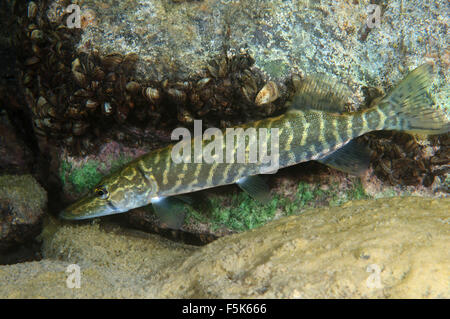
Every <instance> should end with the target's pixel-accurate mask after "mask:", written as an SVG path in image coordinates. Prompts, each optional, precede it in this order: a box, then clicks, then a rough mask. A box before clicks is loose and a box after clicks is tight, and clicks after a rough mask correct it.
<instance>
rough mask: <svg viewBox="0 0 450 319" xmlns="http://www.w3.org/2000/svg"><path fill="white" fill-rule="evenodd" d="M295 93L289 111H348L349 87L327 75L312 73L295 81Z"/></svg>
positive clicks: (289, 103)
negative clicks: (346, 105)
mask: <svg viewBox="0 0 450 319" xmlns="http://www.w3.org/2000/svg"><path fill="white" fill-rule="evenodd" d="M294 89H295V94H294V96H293V97H292V99H291V100H290V101H289V102H288V103H287V105H288V107H289V108H288V112H289V111H294V110H312V109H313V110H319V111H325V112H331V113H344V112H347V110H346V108H345V103H346V102H347V101H348V98H349V96H350V90H349V88H348V87H347V86H346V85H344V84H342V83H339V82H338V81H337V80H336V79H333V78H330V77H328V76H326V75H312V76H309V77H307V78H305V79H303V80H300V81H295V82H294Z"/></svg>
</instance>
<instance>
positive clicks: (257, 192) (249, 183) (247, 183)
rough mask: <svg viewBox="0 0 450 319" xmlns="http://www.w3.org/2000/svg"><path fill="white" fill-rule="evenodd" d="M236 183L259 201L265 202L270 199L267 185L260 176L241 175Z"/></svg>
mask: <svg viewBox="0 0 450 319" xmlns="http://www.w3.org/2000/svg"><path fill="white" fill-rule="evenodd" d="M236 184H238V186H239V187H240V188H241V189H242V190H244V191H245V192H247V193H248V194H249V195H250V196H251V197H252V198H253V199H256V200H257V201H259V202H260V203H262V204H267V203H268V202H269V201H270V189H269V186H268V185H267V184H266V182H265V181H264V179H263V178H262V177H261V176H258V175H253V176H247V177H243V178H241V179H240V180H238V181H237V183H236Z"/></svg>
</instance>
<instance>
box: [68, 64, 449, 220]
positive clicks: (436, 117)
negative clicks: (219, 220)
mask: <svg viewBox="0 0 450 319" xmlns="http://www.w3.org/2000/svg"><path fill="white" fill-rule="evenodd" d="M431 70H432V67H431V66H430V65H428V64H425V65H422V66H421V67H419V68H417V69H416V70H414V71H413V72H411V73H410V74H409V75H408V76H407V77H406V78H405V79H404V80H403V81H402V82H401V83H400V84H399V86H398V87H396V88H395V89H394V90H393V91H392V92H391V93H390V94H389V95H387V96H386V97H385V98H383V99H382V100H381V101H380V102H379V103H378V104H377V105H376V106H374V107H372V108H369V109H367V110H363V111H358V112H353V113H341V114H339V113H332V112H326V111H324V110H314V109H308V107H307V106H304V105H296V103H297V104H298V103H299V102H298V99H297V100H296V99H295V97H294V100H293V101H294V102H293V105H291V108H290V110H289V111H288V112H286V114H283V115H280V116H278V117H274V118H267V119H263V120H260V121H256V122H252V123H248V124H245V125H242V126H240V127H241V128H242V129H244V130H246V129H248V128H255V129H259V128H264V129H268V130H267V135H266V141H264V142H265V143H263V144H265V145H266V146H267V147H266V149H267V150H270V149H271V135H270V133H271V131H270V129H274V128H277V129H278V135H279V145H278V152H279V168H283V167H287V166H290V165H294V164H297V163H300V162H305V161H309V160H319V159H323V158H326V156H328V155H330V156H332V154H333V152H335V151H337V150H339V149H340V148H342V147H343V146H344V145H346V144H347V143H349V142H350V141H351V140H352V139H354V138H355V137H358V136H361V135H363V134H365V133H367V132H370V131H376V130H383V129H384V130H403V131H414V132H419V133H426V134H439V133H445V132H448V131H449V130H450V128H449V121H448V118H447V115H446V114H444V113H443V112H442V111H439V110H436V109H434V108H431V107H430V100H429V98H428V95H427V92H426V89H427V87H428V86H429V85H430V82H431V80H430V75H431ZM311 101H314V100H311ZM226 139H227V134H224V139H223V140H224V143H223V151H224V153H223V155H224V157H223V159H224V162H223V163H211V164H209V163H206V162H202V163H195V161H194V160H192V161H191V163H179V164H176V163H174V162H173V160H172V157H171V153H172V148H173V145H171V146H168V147H166V148H162V149H159V150H155V151H152V152H150V153H148V154H146V155H144V156H142V157H140V158H138V159H136V160H134V161H132V162H131V163H129V164H128V165H127V166H126V167H124V168H123V169H122V170H121V171H119V172H117V173H115V174H113V175H111V176H108V177H106V178H105V179H104V180H103V181H102V182H101V183H100V185H99V187H97V188H96V189H95V190H94V192H93V193H91V194H89V195H88V196H87V197H85V198H83V199H81V200H80V201H79V202H77V203H74V204H72V205H71V206H69V207H68V208H67V209H66V210H65V211H64V212H63V213H62V217H64V218H68V219H79V218H90V217H95V216H102V215H107V214H113V213H118V212H124V211H127V210H130V209H132V208H135V207H140V206H144V205H147V204H149V203H150V202H151V201H152V199H155V198H160V197H166V196H173V195H177V194H184V193H189V192H194V191H198V190H202V189H206V188H210V187H215V186H220V185H226V184H232V183H236V182H237V181H239V180H240V179H241V178H244V177H248V176H253V175H257V174H260V173H261V169H262V167H263V165H261V163H248V162H247V163H227V162H226V161H225V159H226V153H227V152H229V151H230V150H227V149H226V146H227V145H226V142H225V141H226ZM202 143H203V144H202V146H203V147H205V146H206V145H207V144H209V143H210V141H203V142H202ZM246 146H247V147H249V145H248V143H247V145H246ZM236 148H237V145H236V144H235V143H233V151H234V152H236ZM257 149H258V151H259V148H257ZM337 153H338V152H336V153H334V154H337ZM194 156H195V150H194V143H193V142H192V143H191V159H194ZM258 159H259V157H258ZM331 166H333V165H331Z"/></svg>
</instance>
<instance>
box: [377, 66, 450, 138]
mask: <svg viewBox="0 0 450 319" xmlns="http://www.w3.org/2000/svg"><path fill="white" fill-rule="evenodd" d="M432 72H433V66H432V65H431V64H428V63H427V64H423V65H421V66H419V67H417V68H416V69H415V70H414V71H412V72H410V73H409V74H408V75H407V76H406V77H405V78H404V79H403V80H402V81H401V82H400V83H399V84H398V85H397V87H395V88H394V90H392V91H391V92H390V93H389V94H388V95H387V96H386V97H384V98H383V99H382V100H381V101H380V102H379V103H378V105H377V106H375V108H374V110H373V111H374V112H371V113H372V114H373V116H376V117H380V118H379V119H378V120H379V121H378V123H381V126H382V127H380V128H379V129H384V130H399V131H407V132H412V133H419V134H430V135H434V134H442V133H446V132H448V131H450V122H449V119H448V115H447V114H446V113H445V112H444V111H443V110H441V109H437V108H435V107H433V106H432V104H433V101H432V100H431V98H430V96H429V95H428V92H427V89H428V87H429V86H430V84H431V82H432V80H431V78H432Z"/></svg>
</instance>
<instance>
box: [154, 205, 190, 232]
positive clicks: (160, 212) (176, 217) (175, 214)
mask: <svg viewBox="0 0 450 319" xmlns="http://www.w3.org/2000/svg"><path fill="white" fill-rule="evenodd" d="M152 204H153V209H154V210H155V214H156V216H158V218H159V220H160V221H161V223H162V224H165V225H167V227H168V228H172V229H180V228H181V226H182V225H183V223H184V218H185V214H186V213H185V208H186V207H185V205H184V203H183V202H182V201H181V200H180V199H177V198H174V197H165V198H160V199H155V200H152Z"/></svg>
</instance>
